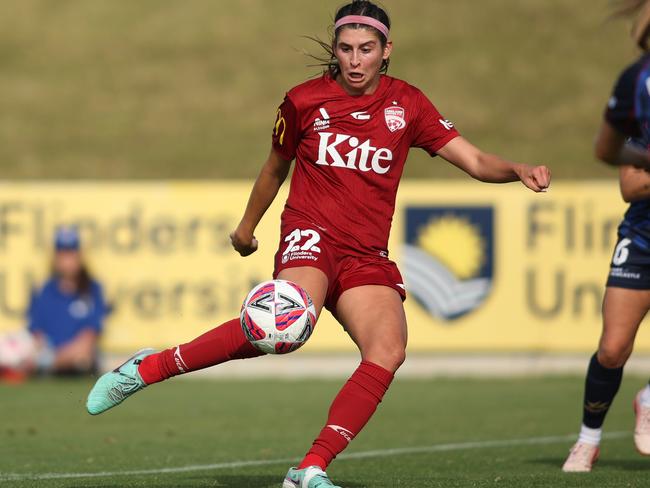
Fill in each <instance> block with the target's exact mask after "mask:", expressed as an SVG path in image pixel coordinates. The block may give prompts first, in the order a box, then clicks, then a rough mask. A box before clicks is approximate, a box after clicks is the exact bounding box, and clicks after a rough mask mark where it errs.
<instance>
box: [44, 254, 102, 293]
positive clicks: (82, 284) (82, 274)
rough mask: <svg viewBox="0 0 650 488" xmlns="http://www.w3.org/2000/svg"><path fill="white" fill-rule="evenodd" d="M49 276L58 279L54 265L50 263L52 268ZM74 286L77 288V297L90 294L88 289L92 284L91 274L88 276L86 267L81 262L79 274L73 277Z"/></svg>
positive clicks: (88, 271) (88, 272)
mask: <svg viewBox="0 0 650 488" xmlns="http://www.w3.org/2000/svg"><path fill="white" fill-rule="evenodd" d="M50 275H51V277H52V278H55V279H56V278H58V276H59V275H58V273H57V272H56V269H55V268H54V263H52V268H51V271H50ZM74 282H75V286H76V288H77V293H79V295H88V294H90V287H91V285H92V282H93V277H92V274H90V270H89V269H88V266H86V263H84V262H83V261H81V265H80V266H79V273H78V274H77V276H75V280H74Z"/></svg>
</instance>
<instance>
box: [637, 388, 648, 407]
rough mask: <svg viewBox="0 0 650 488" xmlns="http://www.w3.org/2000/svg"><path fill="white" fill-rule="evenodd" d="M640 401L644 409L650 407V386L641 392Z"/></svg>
mask: <svg viewBox="0 0 650 488" xmlns="http://www.w3.org/2000/svg"><path fill="white" fill-rule="evenodd" d="M639 401H640V402H641V405H643V406H644V407H650V385H646V386H645V388H644V389H643V390H642V391H641V396H640V397H639Z"/></svg>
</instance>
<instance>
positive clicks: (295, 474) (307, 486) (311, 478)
mask: <svg viewBox="0 0 650 488" xmlns="http://www.w3.org/2000/svg"><path fill="white" fill-rule="evenodd" d="M282 488H341V487H340V486H337V485H335V484H334V483H332V482H331V481H330V479H329V478H328V477H327V474H326V473H325V471H323V470H322V469H320V468H319V467H318V466H309V467H308V468H305V469H298V468H291V469H290V470H289V472H288V473H287V476H286V477H285V478H284V483H282Z"/></svg>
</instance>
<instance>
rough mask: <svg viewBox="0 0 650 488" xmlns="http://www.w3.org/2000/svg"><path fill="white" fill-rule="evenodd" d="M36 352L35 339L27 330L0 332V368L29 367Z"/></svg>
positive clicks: (21, 368) (19, 368)
mask: <svg viewBox="0 0 650 488" xmlns="http://www.w3.org/2000/svg"><path fill="white" fill-rule="evenodd" d="M36 353H37V351H36V341H35V340H34V337H33V336H32V334H30V333H29V332H28V331H27V330H18V331H14V332H8V333H6V334H0V368H7V369H12V370H23V369H26V368H29V367H30V366H31V365H33V363H34V361H35V360H36Z"/></svg>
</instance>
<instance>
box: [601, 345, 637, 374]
mask: <svg viewBox="0 0 650 488" xmlns="http://www.w3.org/2000/svg"><path fill="white" fill-rule="evenodd" d="M631 353H632V348H631V347H629V346H627V345H621V344H616V343H602V344H601V345H600V347H599V348H598V355H597V357H598V362H599V363H600V365H601V366H603V367H605V368H609V369H613V368H621V367H623V366H625V363H626V362H627V360H628V358H629V357H630V354H631Z"/></svg>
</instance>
